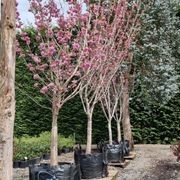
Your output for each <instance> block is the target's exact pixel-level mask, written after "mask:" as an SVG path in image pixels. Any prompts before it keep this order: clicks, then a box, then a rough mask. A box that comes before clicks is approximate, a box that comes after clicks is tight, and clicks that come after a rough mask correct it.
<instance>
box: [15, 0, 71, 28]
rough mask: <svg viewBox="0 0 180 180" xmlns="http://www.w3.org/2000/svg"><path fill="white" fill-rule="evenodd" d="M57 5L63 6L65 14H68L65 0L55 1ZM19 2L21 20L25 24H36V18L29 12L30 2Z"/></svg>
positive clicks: (20, 0) (18, 0) (24, 0)
mask: <svg viewBox="0 0 180 180" xmlns="http://www.w3.org/2000/svg"><path fill="white" fill-rule="evenodd" d="M44 1H45V0H44ZM55 1H56V2H57V4H61V7H62V8H63V12H66V11H67V9H68V6H67V3H65V2H64V0H55ZM17 2H18V12H19V13H20V18H21V21H22V22H23V24H26V25H28V24H34V16H33V15H32V13H30V12H29V11H28V9H29V7H30V6H29V1H28V0H17Z"/></svg>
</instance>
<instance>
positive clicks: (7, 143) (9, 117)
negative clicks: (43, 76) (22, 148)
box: [0, 0, 16, 180]
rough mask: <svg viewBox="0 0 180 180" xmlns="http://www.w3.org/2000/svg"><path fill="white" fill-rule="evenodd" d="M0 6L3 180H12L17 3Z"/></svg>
mask: <svg viewBox="0 0 180 180" xmlns="http://www.w3.org/2000/svg"><path fill="white" fill-rule="evenodd" d="M0 3H1V8H0V14H1V15H0V180H12V179H13V168H12V167H13V164H12V162H13V161H12V158H13V129H14V117H15V87H14V84H15V54H16V50H15V39H16V25H15V24H16V2H15V0H1V1H0Z"/></svg>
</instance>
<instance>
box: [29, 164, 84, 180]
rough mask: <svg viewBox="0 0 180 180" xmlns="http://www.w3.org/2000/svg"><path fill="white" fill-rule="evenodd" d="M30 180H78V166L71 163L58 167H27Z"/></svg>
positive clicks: (41, 165)
mask: <svg viewBox="0 0 180 180" xmlns="http://www.w3.org/2000/svg"><path fill="white" fill-rule="evenodd" d="M29 178H30V180H45V179H56V180H80V179H81V178H80V168H79V165H75V164H71V163H59V165H58V166H50V165H49V164H40V165H34V166H29Z"/></svg>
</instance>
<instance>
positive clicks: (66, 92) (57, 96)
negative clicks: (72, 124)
mask: <svg viewBox="0 0 180 180" xmlns="http://www.w3.org/2000/svg"><path fill="white" fill-rule="evenodd" d="M67 6H68V11H67V14H64V12H63V10H62V9H61V6H60V5H58V4H57V3H56V2H55V1H54V0H50V1H41V0H30V12H32V13H33V15H34V18H35V27H34V28H35V33H36V35H35V40H36V44H33V41H32V37H31V36H30V34H29V33H28V31H27V29H25V28H22V26H21V31H20V36H21V41H20V42H17V46H18V47H17V51H18V52H19V53H20V56H21V58H24V59H25V61H26V62H27V67H28V68H29V70H30V71H31V72H32V73H33V78H34V80H35V83H34V86H35V87H36V88H39V89H40V92H41V93H42V94H44V95H45V96H46V97H47V98H48V99H49V101H50V102H51V103H52V137H51V165H57V163H58V162H57V134H58V128H57V120H58V115H59V111H60V109H61V108H62V106H63V105H64V103H65V102H67V101H68V100H70V99H71V98H73V97H74V96H75V95H76V94H77V93H78V91H79V87H80V85H81V88H82V84H81V83H80V82H81V79H83V78H85V77H86V69H87V68H88V66H89V64H88V62H87V59H89V58H90V56H91V52H90V49H89V46H90V45H89V44H88V43H87V39H88V38H89V36H90V35H89V31H90V29H89V28H90V19H91V17H92V15H91V14H90V13H89V12H84V13H83V2H75V1H69V2H68V4H67ZM19 24H20V23H19ZM89 43H90V42H89ZM24 46H26V48H21V47H24Z"/></svg>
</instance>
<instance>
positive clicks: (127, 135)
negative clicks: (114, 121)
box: [122, 76, 134, 149]
mask: <svg viewBox="0 0 180 180" xmlns="http://www.w3.org/2000/svg"><path fill="white" fill-rule="evenodd" d="M123 86H124V87H123V93H122V95H123V97H122V103H123V118H122V125H123V134H124V139H125V140H128V141H129V143H130V147H131V149H133V147H134V144H133V137H132V131H131V123H130V116H129V79H128V77H127V76H125V78H124V85H123Z"/></svg>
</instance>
